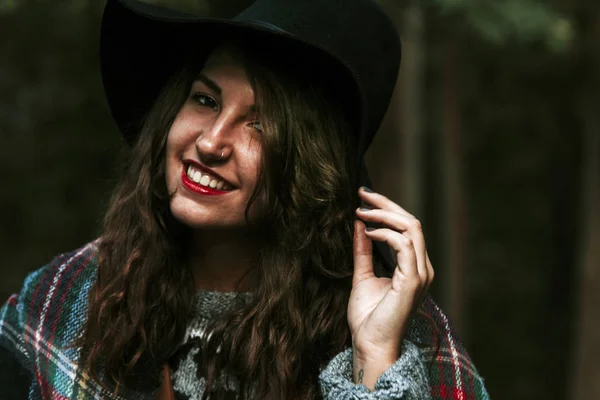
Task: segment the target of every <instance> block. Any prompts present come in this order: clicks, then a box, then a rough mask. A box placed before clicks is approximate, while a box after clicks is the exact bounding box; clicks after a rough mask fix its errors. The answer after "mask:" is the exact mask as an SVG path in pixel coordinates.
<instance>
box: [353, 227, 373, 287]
mask: <svg viewBox="0 0 600 400" xmlns="http://www.w3.org/2000/svg"><path fill="white" fill-rule="evenodd" d="M353 249H354V274H353V275H352V284H353V285H354V284H356V283H358V282H360V281H361V280H363V279H367V278H371V277H373V276H375V274H374V273H373V245H372V243H371V239H370V238H369V237H368V236H367V234H366V232H365V224H364V222H362V221H359V220H356V221H354V243H353Z"/></svg>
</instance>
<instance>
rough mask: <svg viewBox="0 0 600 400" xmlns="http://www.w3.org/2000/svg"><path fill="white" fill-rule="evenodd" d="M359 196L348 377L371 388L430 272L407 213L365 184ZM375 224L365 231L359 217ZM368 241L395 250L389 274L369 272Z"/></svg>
mask: <svg viewBox="0 0 600 400" xmlns="http://www.w3.org/2000/svg"><path fill="white" fill-rule="evenodd" d="M359 196H360V198H361V200H362V201H363V203H365V204H368V205H369V207H368V208H366V207H365V208H359V209H358V210H357V211H356V214H357V216H358V218H359V220H357V221H356V222H355V223H354V276H353V279H352V292H351V293H350V301H349V303H348V324H349V325H350V330H351V332H352V346H353V356H354V360H353V361H354V380H355V382H356V383H363V384H365V385H367V386H368V387H370V388H371V389H372V388H373V386H374V385H375V382H376V380H377V378H378V377H379V376H380V375H381V373H383V372H384V371H385V370H386V369H388V368H389V367H390V366H391V365H392V364H393V363H394V362H395V361H396V360H397V359H398V357H399V356H400V347H401V342H402V339H403V338H404V334H405V332H406V329H407V327H408V325H409V323H410V319H411V316H412V313H413V311H414V310H415V309H416V308H417V307H418V306H419V304H420V302H421V300H422V299H423V297H424V295H425V293H426V292H427V289H428V287H429V285H430V284H431V281H432V280H433V276H434V272H433V267H432V265H431V262H430V261H429V256H428V255H427V249H426V246H425V239H424V237H423V232H422V229H421V224H420V222H419V220H417V219H416V218H415V217H414V216H413V215H411V214H410V213H408V212H407V211H406V210H404V209H403V208H402V207H400V206H399V205H398V204H396V203H394V202H393V201H391V200H390V199H388V198H386V197H385V196H383V195H381V194H378V193H374V192H372V191H370V190H369V189H366V188H364V187H363V188H361V189H360V190H359ZM360 220H362V221H368V222H376V223H379V224H381V225H382V227H381V228H378V229H374V230H369V231H367V230H366V229H365V228H366V227H365V224H364V223H363V222H362V221H360ZM372 240H378V241H382V242H386V243H387V244H388V245H389V246H390V247H391V248H392V249H393V250H394V252H395V254H396V261H397V265H396V268H395V270H394V274H393V276H392V278H391V279H390V278H377V277H376V276H375V274H374V272H373V248H372V242H371V241H372Z"/></svg>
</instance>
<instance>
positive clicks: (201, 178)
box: [187, 165, 230, 191]
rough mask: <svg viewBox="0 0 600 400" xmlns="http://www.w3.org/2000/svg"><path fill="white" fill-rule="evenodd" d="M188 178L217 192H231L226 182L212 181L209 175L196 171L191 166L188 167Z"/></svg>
mask: <svg viewBox="0 0 600 400" xmlns="http://www.w3.org/2000/svg"><path fill="white" fill-rule="evenodd" d="M187 176H188V178H190V179H191V180H192V181H194V182H196V183H199V184H200V185H202V186H207V187H210V188H212V189H217V190H225V191H227V190H230V187H229V185H227V184H226V183H225V182H223V181H219V180H216V179H212V177H211V176H210V175H208V174H206V175H205V174H203V173H201V172H200V171H197V170H195V169H194V168H193V167H192V166H191V165H190V166H188V169H187Z"/></svg>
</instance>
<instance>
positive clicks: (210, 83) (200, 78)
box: [196, 72, 221, 95]
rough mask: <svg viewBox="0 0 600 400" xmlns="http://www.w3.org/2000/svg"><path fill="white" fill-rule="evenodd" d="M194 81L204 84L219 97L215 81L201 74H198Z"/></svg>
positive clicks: (219, 92) (218, 89) (218, 88)
mask: <svg viewBox="0 0 600 400" xmlns="http://www.w3.org/2000/svg"><path fill="white" fill-rule="evenodd" d="M196 80H197V81H200V82H202V83H204V84H205V85H206V86H208V87H209V88H210V90H212V91H213V92H215V93H217V94H218V95H221V88H220V87H219V85H217V84H216V83H215V81H213V80H212V79H210V78H209V77H207V76H206V75H204V74H203V73H202V72H200V73H199V74H198V76H196Z"/></svg>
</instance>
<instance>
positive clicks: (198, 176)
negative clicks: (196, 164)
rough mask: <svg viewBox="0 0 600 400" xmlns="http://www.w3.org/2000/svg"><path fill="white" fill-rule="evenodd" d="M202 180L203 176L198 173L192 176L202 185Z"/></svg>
mask: <svg viewBox="0 0 600 400" xmlns="http://www.w3.org/2000/svg"><path fill="white" fill-rule="evenodd" d="M201 178H202V174H201V173H200V172H198V171H195V172H194V176H192V180H193V181H194V182H196V183H200V182H201Z"/></svg>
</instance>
